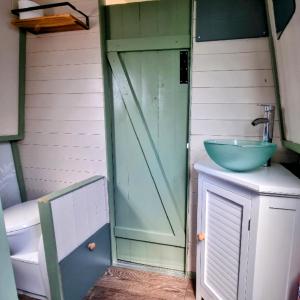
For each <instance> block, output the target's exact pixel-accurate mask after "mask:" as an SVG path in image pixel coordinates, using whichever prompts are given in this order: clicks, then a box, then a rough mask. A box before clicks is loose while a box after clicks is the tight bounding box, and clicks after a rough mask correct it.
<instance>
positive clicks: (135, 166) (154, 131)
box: [107, 0, 190, 270]
mask: <svg viewBox="0 0 300 300" xmlns="http://www.w3.org/2000/svg"><path fill="white" fill-rule="evenodd" d="M107 23H108V37H109V40H108V41H107V51H108V52H107V57H108V61H109V64H110V67H111V73H112V95H113V97H112V98H113V99H112V106H113V109H112V110H113V141H114V199H115V203H114V207H115V227H114V231H115V237H116V246H117V258H118V259H119V260H123V261H128V262H133V263H141V264H146V265H151V266H158V267H163V268H170V269H176V270H184V257H185V215H186V182H187V179H186V178H187V140H188V136H187V133H188V94H189V84H188V83H183V81H182V73H183V71H182V68H183V61H182V58H181V56H182V55H183V56H184V54H185V53H188V49H189V45H190V1H183V0H181V1H177V0H176V1H174V0H172V1H169V0H164V1H154V2H148V3H147V2H145V3H142V4H130V5H122V6H114V7H110V8H108V9H107ZM180 70H181V72H180ZM186 71H187V70H186Z"/></svg>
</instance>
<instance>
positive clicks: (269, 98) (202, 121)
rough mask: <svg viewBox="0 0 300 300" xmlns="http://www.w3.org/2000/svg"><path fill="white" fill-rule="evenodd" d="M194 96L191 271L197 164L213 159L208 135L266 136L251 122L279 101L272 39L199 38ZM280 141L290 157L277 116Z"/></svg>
mask: <svg viewBox="0 0 300 300" xmlns="http://www.w3.org/2000/svg"><path fill="white" fill-rule="evenodd" d="M194 24H195V22H194ZM193 30H194V32H195V26H194V28H193ZM194 36H195V35H194ZM191 95H192V96H191V121H190V122H191V130H190V161H189V168H190V196H189V198H190V199H189V200H190V202H189V215H188V223H189V235H190V243H189V245H188V247H189V252H188V253H189V258H188V269H189V270H190V271H195V270H196V269H195V266H196V261H195V259H196V243H197V241H196V222H197V219H196V212H197V174H196V172H195V171H194V170H193V164H194V163H195V162H196V161H199V160H201V159H206V158H207V154H206V152H205V149H204V146H203V141H204V140H206V139H210V138H211V139H217V138H239V139H243V138H245V139H260V138H261V136H262V126H260V125H259V126H257V127H253V126H252V125H251V121H252V120H253V119H255V118H257V117H261V116H263V108H262V107H260V106H257V104H261V103H264V104H266V103H275V89H274V81H273V74H272V65H271V53H270V48H269V41H268V38H253V39H241V40H227V41H212V42H201V43H196V42H195V39H194V42H193V54H192V86H191ZM274 141H275V142H276V143H277V144H278V146H279V151H278V153H277V155H276V157H275V159H276V160H286V159H288V155H289V154H288V153H287V152H285V151H284V150H283V149H282V146H281V143H280V132H279V123H278V117H277V116H276V121H275V130H274Z"/></svg>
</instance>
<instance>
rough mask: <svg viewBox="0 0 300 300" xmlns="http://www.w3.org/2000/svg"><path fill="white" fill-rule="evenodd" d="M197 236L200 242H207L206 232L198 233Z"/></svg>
mask: <svg viewBox="0 0 300 300" xmlns="http://www.w3.org/2000/svg"><path fill="white" fill-rule="evenodd" d="M197 236H198V240H199V241H204V240H205V233H204V232H200V233H198V234H197Z"/></svg>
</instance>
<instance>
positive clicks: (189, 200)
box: [184, 0, 196, 276]
mask: <svg viewBox="0 0 300 300" xmlns="http://www.w3.org/2000/svg"><path fill="white" fill-rule="evenodd" d="M195 10H196V5H195V1H193V0H191V12H190V28H191V32H192V31H193V26H194V20H193V18H192V16H193V15H194V11H195ZM193 48H194V37H193V35H192V34H190V56H189V95H188V110H189V113H188V124H187V137H188V140H187V143H188V145H189V149H188V151H187V158H186V159H187V162H186V180H187V181H186V199H187V201H186V224H185V228H186V247H185V251H186V255H185V262H184V265H185V266H184V269H185V275H186V276H188V273H189V271H188V270H187V263H188V259H190V254H191V247H189V245H190V241H191V240H193V237H192V236H190V234H189V233H190V226H191V225H192V224H190V220H191V218H190V214H191V212H190V203H191V201H192V199H191V198H192V195H191V193H190V191H191V190H192V184H191V176H190V172H189V163H190V159H191V151H190V145H191V141H190V137H191V120H192V105H191V104H192V84H191V81H192V78H193V69H192V65H193ZM190 196H191V197H190Z"/></svg>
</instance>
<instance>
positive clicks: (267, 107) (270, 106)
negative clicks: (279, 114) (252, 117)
mask: <svg viewBox="0 0 300 300" xmlns="http://www.w3.org/2000/svg"><path fill="white" fill-rule="evenodd" d="M257 106H262V107H264V109H265V112H269V111H274V110H275V105H274V104H262V103H261V104H257Z"/></svg>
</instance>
